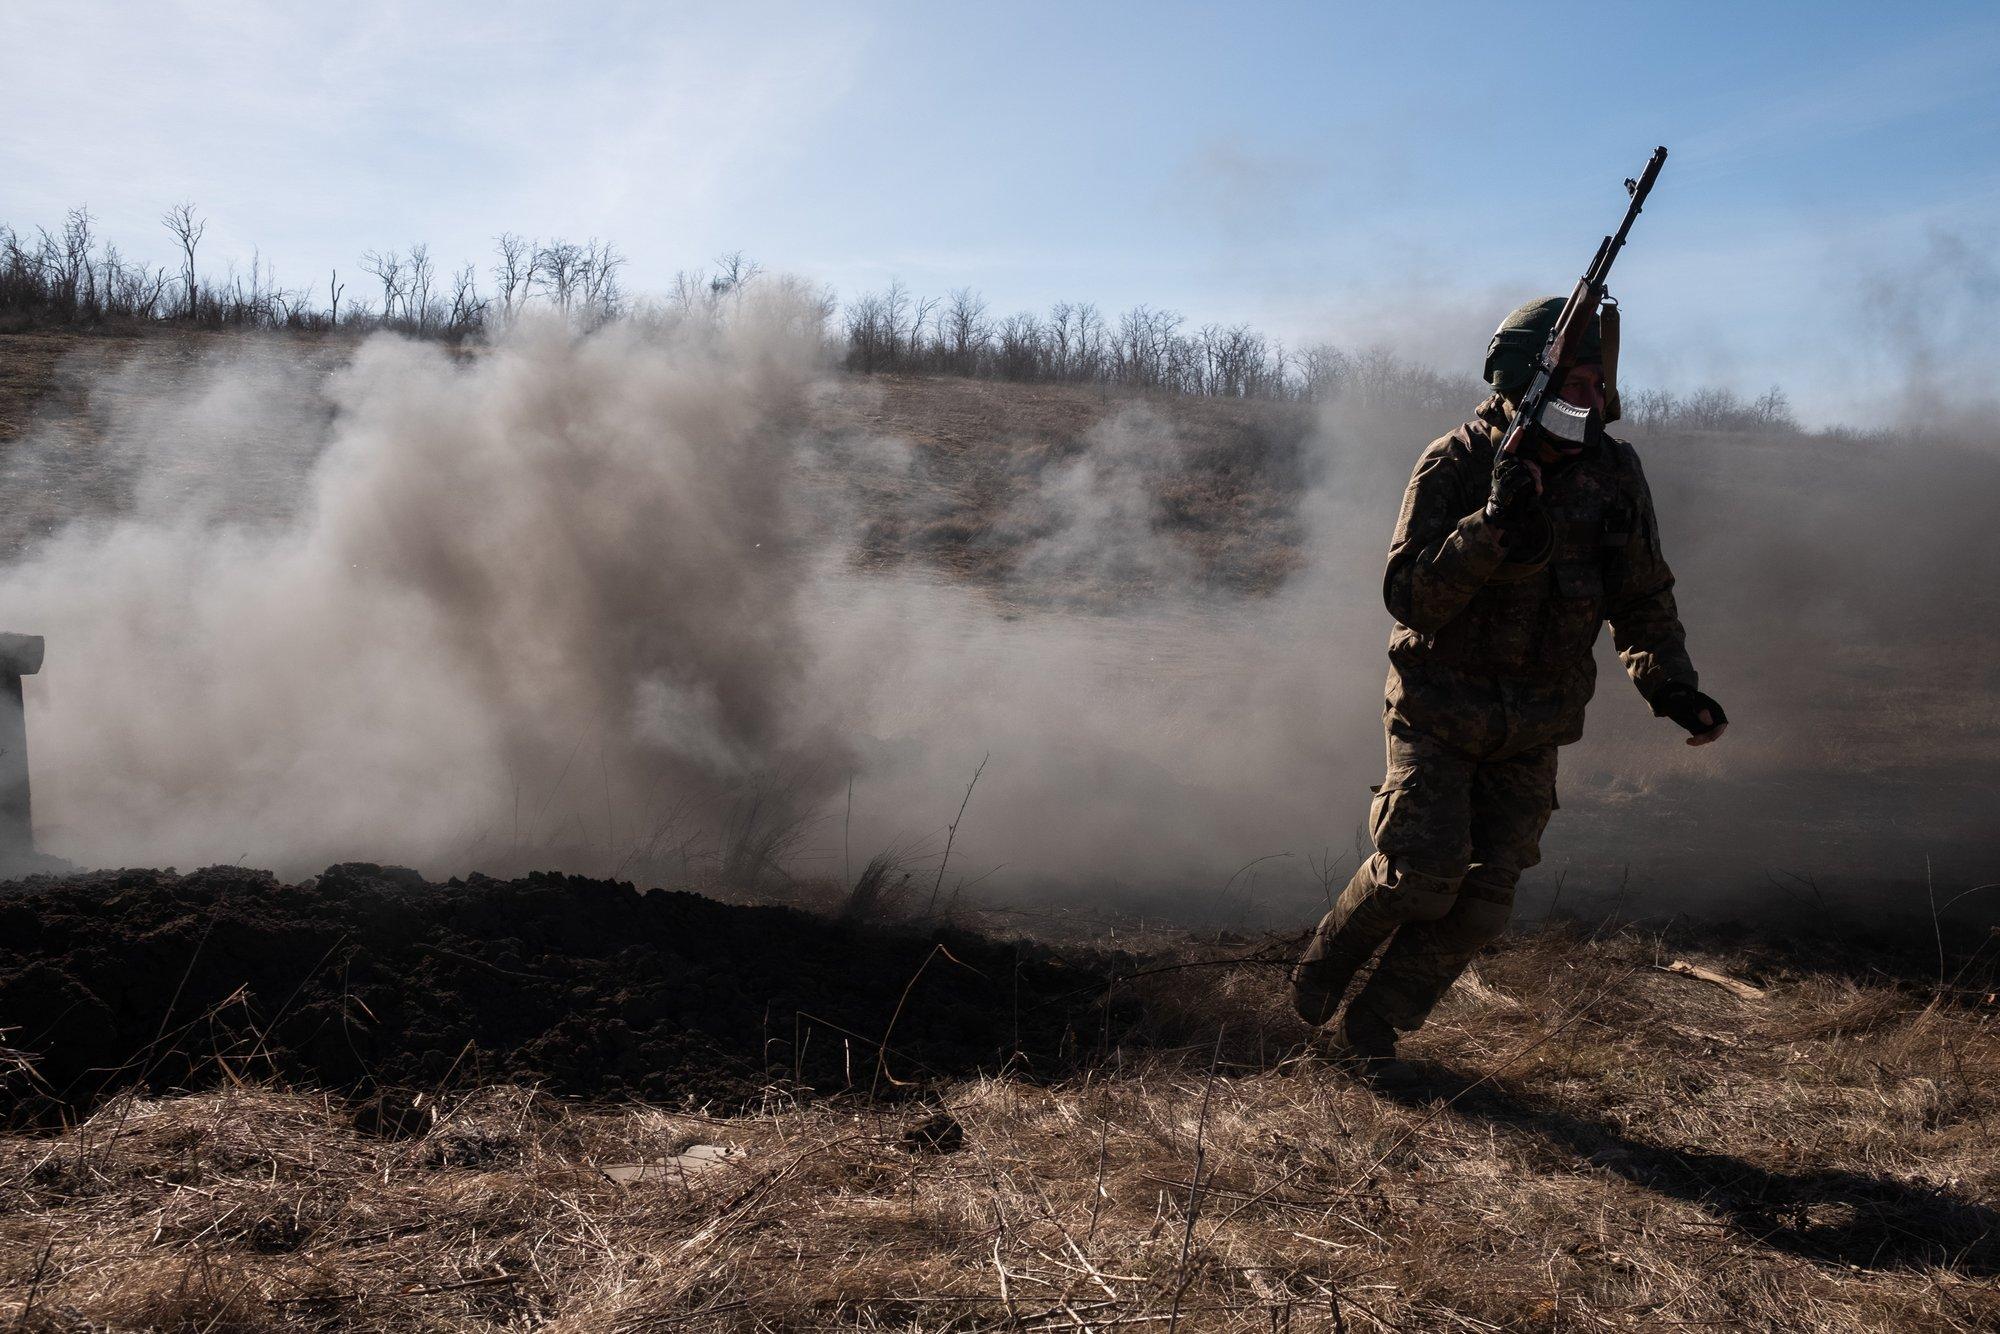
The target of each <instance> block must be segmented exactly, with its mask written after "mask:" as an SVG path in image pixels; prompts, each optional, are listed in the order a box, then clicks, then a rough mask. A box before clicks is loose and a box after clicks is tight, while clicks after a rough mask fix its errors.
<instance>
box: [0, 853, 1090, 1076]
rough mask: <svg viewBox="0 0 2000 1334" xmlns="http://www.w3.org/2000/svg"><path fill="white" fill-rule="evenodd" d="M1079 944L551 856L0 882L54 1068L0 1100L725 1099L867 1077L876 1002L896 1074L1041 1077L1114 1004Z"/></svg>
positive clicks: (877, 1033)
mask: <svg viewBox="0 0 2000 1334" xmlns="http://www.w3.org/2000/svg"><path fill="white" fill-rule="evenodd" d="M940 945H941V946H943V947H944V951H943V952H940V951H938V950H937V947H938V946H940ZM934 955H935V957H933V956H934ZM927 959H928V960H929V963H928V965H926V960H927ZM1069 959H1070V961H1067V962H1066V961H1065V960H1064V959H1063V958H1061V957H1058V956H1057V955H1055V954H1054V953H1052V952H1051V951H1049V950H1048V949H1046V948H1041V947H1037V946H1034V945H1027V944H1022V945H1016V944H1012V943H1002V942H999V941H995V940H992V939H989V938H985V937H981V936H977V935H973V934H971V933H967V932H961V931H954V930H949V929H946V930H940V931H937V932H935V933H931V934H925V933H922V932H919V931H917V930H915V929H912V928H908V927H893V926H882V925H869V924H862V923H854V922H843V921H840V920H836V919H833V918H828V917H820V916H814V915H811V914H809V913H806V912H802V911H798V910H795V909H790V908H782V907H761V906H744V905H738V904H727V903H720V902H717V901H715V900H712V899H706V898H703V897H700V896H698V895H695V894H689V893H678V892H666V891H656V892H651V893H641V892H638V891H637V890H635V889H634V888H633V887H632V886H631V885H629V884H619V883H611V882H606V881H597V880H586V879H583V878H580V877H569V876H561V875H535V876H529V877H528V878H526V879H521V880H513V881H500V880H494V879H490V878H487V877H483V876H475V877H473V878H472V880H471V881H469V882H461V881H457V880H454V881H452V882H450V883H448V884H443V885H435V884H426V883H424V882H423V881H422V880H421V879H420V878H419V877H418V876H417V875H416V873H415V872H413V871H407V870H401V869H397V868H386V869H385V868H381V867H377V866H373V865H368V864H346V865H341V866H336V867H332V868H329V869H328V870H327V871H326V872H325V873H324V874H322V875H320V876H319V877H317V878H316V879H314V880H308V881H306V882H305V883H302V884H298V885H285V884H280V883H279V882H278V881H276V880H275V879H273V878H272V877H271V876H270V875H269V874H267V873H265V872H261V871H252V870H245V869H242V868H237V867H214V868H210V869H207V870H202V871H197V872H195V873H193V874H190V875H177V874H175V873H173V872H172V871H119V872H100V873H95V874H90V875H82V876H75V877H70V878H67V879H49V878H41V879H37V880H31V881H28V882H24V883H21V884H17V885H15V886H12V887H10V888H9V889H7V890H5V891H0V1030H12V1032H11V1033H7V1034H4V1035H0V1047H11V1048H15V1049H17V1050H20V1051H24V1052H27V1053H30V1054H32V1055H33V1056H34V1057H35V1058H36V1064H37V1067H38V1069H37V1073H38V1076H39V1081H40V1083H41V1084H42V1085H43V1086H44V1087H42V1088H40V1089H34V1088H31V1087H30V1085H29V1084H28V1083H27V1082H26V1081H24V1080H22V1079H19V1078H17V1079H16V1080H15V1081H14V1082H13V1084H12V1086H11V1091H0V1098H5V1099H8V1100H9V1101H11V1102H12V1103H13V1104H14V1105H13V1106H12V1107H11V1108H10V1109H9V1110H11V1111H13V1112H15V1113H16V1114H19V1113H20V1112H21V1111H22V1109H24V1108H25V1109H29V1110H32V1109H34V1108H42V1109H47V1108H49V1107H50V1106H51V1105H52V1104H51V1102H50V1099H49V1098H48V1094H50V1093H53V1094H54V1095H56V1101H57V1102H58V1103H60V1104H61V1105H63V1106H66V1107H68V1108H70V1109H73V1110H81V1109H86V1108H88V1107H89V1106H90V1105H92V1104H93V1103H94V1102H95V1101H96V1100H98V1099H99V1098H100V1097H101V1096H103V1095H104V1094H106V1093H109V1092H112V1091H115V1090H117V1089H120V1088H125V1087H130V1086H133V1085H135V1084H136V1085H139V1086H142V1087H146V1088H149V1089H152V1090H166V1089H174V1088H190V1087H200V1086H204V1085H211V1084H216V1083H220V1082H223V1081H225V1080H228V1079H243V1078H250V1079H260V1080H270V1079H275V1080H277V1081H279V1082H280V1083H282V1084H297V1085H308V1086H321V1087H328V1088H332V1089H336V1090H342V1091H349V1092H367V1091H369V1090H371V1089H375V1088H379V1087H396V1088H414V1089H423V1088H437V1087H440V1086H443V1085H447V1084H449V1085H451V1086H454V1087H456V1086H463V1085H468V1084H478V1083H484V1082H489V1081H495V1080H503V1081H528V1082H535V1083H539V1084H540V1085H542V1086H543V1087H545V1088H547V1089H548V1090H550V1091H552V1092H555V1093H559V1094H576V1095H589V1096H592V1097H599V1098H601V1097H606V1096H609V1097H612V1098H617V1097H620V1096H634V1097H640V1098H645V1099H648V1100H654V1101H663V1102H667V1103H670V1104H681V1105H689V1104H711V1105H715V1106H718V1107H722V1108H733V1107H736V1106H741V1105H742V1104H744V1103H747V1102H749V1101H752V1100H754V1099H755V1098H756V1097H757V1096H758V1095H759V1093H760V1091H762V1090H765V1089H768V1088H770V1087H772V1086H784V1087H787V1088H791V1087H792V1086H793V1083H794V1080H795V1079H796V1080H797V1081H798V1082H800V1083H802V1084H803V1085H804V1086H805V1087H807V1088H811V1089H816V1090H820V1091H838V1090H843V1089H846V1088H848V1087H850V1086H853V1087H857V1088H861V1089H868V1088H870V1087H871V1086H872V1085H874V1084H876V1082H877V1077H876V1063H877V1044H878V1043H879V1042H880V1041H881V1040H882V1039H883V1036H884V1034H885V1033H886V1032H888V1030H889V1028H890V1024H891V1020H892V1018H894V1019H895V1026H894V1032H893V1035H892V1036H890V1038H889V1046H890V1048H891V1055H890V1057H889V1060H888V1074H889V1075H890V1076H893V1077H894V1078H895V1079H898V1080H902V1081H906V1085H905V1086H906V1087H918V1086H921V1085H922V1084H923V1083H924V1082H925V1081H928V1080H935V1079H938V1078H942V1077H947V1076H956V1075H964V1074H967V1073H970V1072H973V1071H976V1070H981V1069H985V1070H993V1069H998V1068H1000V1067H1001V1066H1003V1065H1005V1064H1007V1063H1009V1062H1010V1060H1011V1061H1012V1062H1013V1063H1015V1064H1016V1065H1020V1066H1025V1067H1026V1068H1027V1069H1030V1070H1042V1071H1047V1070H1053V1069H1055V1068H1058V1067H1061V1066H1063V1065H1064V1064H1065V1063H1066V1062H1068V1061H1069V1060H1070V1058H1072V1057H1073V1056H1074V1055H1075V1053H1076V1050H1077V1046H1078V1044H1079V1043H1080V1042H1083V1043H1089V1044H1091V1045H1093V1046H1094V1043H1095V1039H1096V1037H1097V1034H1098V1030H1099V1029H1101V1028H1102V1026H1103V1023H1104V1016H1103V1013H1102V1010H1101V1009H1100V1008H1098V1001H1099V999H1100V998H1101V994H1102V988H1103V983H1104V978H1105V976H1106V970H1107V969H1109V968H1110V967H1112V966H1113V964H1114V960H1112V959H1111V958H1110V957H1109V956H1085V955H1072V956H1069ZM920 968H922V976H921V977H920V978H918V979H917V981H916V983H915V985H914V986H911V979H912V978H913V977H915V976H916V975H917V973H918V970H919V969H920ZM906 987H908V988H909V1000H908V1004H907V1005H906V1006H904V1007H903V1009H902V1012H901V1014H900V1016H898V1015H897V1007H898V1002H899V1000H900V999H901V998H902V996H903V994H904V990H905V988H906ZM1092 1015H1094V1016H1095V1018H1094V1019H1093V1018H1092V1017H1091V1016H1092ZM1079 1033H1082V1034H1085V1035H1088V1036H1086V1037H1081V1038H1080V1037H1079ZM880 1084H881V1090H882V1092H883V1093H884V1094H888V1093H889V1092H891V1091H892V1090H894V1089H895V1088H896V1087H898V1086H897V1085H895V1084H893V1083H892V1081H891V1080H890V1079H888V1078H884V1079H882V1080H881V1081H880ZM0 1090H10V1086H9V1085H8V1084H7V1082H6V1081H5V1080H4V1079H0Z"/></svg>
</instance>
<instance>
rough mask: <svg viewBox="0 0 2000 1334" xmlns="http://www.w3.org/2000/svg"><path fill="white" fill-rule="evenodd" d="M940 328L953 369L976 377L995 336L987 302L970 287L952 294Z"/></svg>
mask: <svg viewBox="0 0 2000 1334" xmlns="http://www.w3.org/2000/svg"><path fill="white" fill-rule="evenodd" d="M938 325H939V332H940V336H941V338H942V340H943V342H944V345H945V355H946V357H947V358H948V359H949V364H950V368H951V369H952V370H955V371H957V372H958V373H959V374H961V375H970V374H972V373H973V372H974V371H975V370H977V369H978V368H979V361H980V358H981V356H982V355H983V354H984V353H985V351H986V344H987V342H988V341H989V340H990V339H991V338H992V336H993V335H992V330H991V328H990V327H989V326H988V324H987V322H986V302H985V300H984V299H983V298H981V297H980V295H979V294H978V293H977V292H975V291H973V290H972V289H971V288H970V287H961V288H959V289H958V290H957V291H955V292H953V293H952V294H951V299H950V301H949V302H948V303H947V304H946V306H945V308H944V314H943V315H942V316H940V317H939V321H938Z"/></svg>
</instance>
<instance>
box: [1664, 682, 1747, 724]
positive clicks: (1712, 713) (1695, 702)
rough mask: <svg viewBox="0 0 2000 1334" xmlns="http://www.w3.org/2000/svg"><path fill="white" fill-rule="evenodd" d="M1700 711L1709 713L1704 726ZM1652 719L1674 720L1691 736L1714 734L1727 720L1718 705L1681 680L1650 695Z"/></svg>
mask: <svg viewBox="0 0 2000 1334" xmlns="http://www.w3.org/2000/svg"><path fill="white" fill-rule="evenodd" d="M1703 709H1706V710H1708V716H1709V719H1710V721H1708V722H1706V723H1704V722H1703V721H1702V720H1701V713H1702V710H1703ZM1653 716H1654V717H1655V718H1671V719H1673V720H1674V721H1675V722H1676V723H1679V724H1680V725H1681V726H1682V727H1685V728H1686V729H1687V731H1688V735H1690V736H1701V735H1702V734H1703V733H1706V732H1713V731H1714V730H1715V729H1716V728H1718V727H1720V726H1722V725H1723V724H1724V723H1726V722H1728V721H1729V715H1728V714H1726V713H1724V712H1723V711H1722V706H1721V705H1720V704H1717V703H1716V702H1715V701H1714V700H1712V699H1710V698H1709V697H1708V696H1707V695H1704V694H1702V693H1701V692H1700V691H1699V690H1696V689H1695V688H1694V687H1693V686H1691V685H1688V684H1687V683H1686V682H1684V681H1675V682H1673V683H1672V684H1671V685H1665V686H1662V687H1660V690H1659V693H1658V694H1656V695H1654V696H1653Z"/></svg>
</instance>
